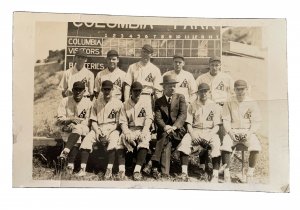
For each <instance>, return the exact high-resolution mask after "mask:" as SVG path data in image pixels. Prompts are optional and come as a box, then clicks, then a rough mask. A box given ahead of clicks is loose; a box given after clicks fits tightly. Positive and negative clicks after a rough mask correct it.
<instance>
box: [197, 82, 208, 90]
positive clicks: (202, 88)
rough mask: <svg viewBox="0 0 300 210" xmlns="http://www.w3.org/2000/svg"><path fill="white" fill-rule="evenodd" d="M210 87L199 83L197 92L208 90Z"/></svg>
mask: <svg viewBox="0 0 300 210" xmlns="http://www.w3.org/2000/svg"><path fill="white" fill-rule="evenodd" d="M209 89H210V87H209V85H208V84H206V83H201V84H200V85H199V86H198V90H209Z"/></svg>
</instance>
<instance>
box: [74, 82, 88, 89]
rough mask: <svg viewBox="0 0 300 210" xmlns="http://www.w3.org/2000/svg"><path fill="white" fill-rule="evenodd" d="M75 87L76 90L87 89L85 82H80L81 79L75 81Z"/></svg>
mask: <svg viewBox="0 0 300 210" xmlns="http://www.w3.org/2000/svg"><path fill="white" fill-rule="evenodd" d="M73 89H74V90H84V89H85V85H84V83H83V82H80V81H78V82H74V84H73Z"/></svg>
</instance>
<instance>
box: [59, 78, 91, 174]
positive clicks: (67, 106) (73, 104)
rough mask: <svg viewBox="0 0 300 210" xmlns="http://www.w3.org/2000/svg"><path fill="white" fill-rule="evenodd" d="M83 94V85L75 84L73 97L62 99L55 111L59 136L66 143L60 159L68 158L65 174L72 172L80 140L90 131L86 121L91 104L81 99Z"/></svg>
mask: <svg viewBox="0 0 300 210" xmlns="http://www.w3.org/2000/svg"><path fill="white" fill-rule="evenodd" d="M84 92H85V85H84V83H82V82H75V83H74V84H73V88H72V93H73V95H72V96H69V97H65V98H63V99H62V101H61V102H60V104H59V107H58V110H57V122H58V125H60V126H61V130H62V133H61V136H62V138H63V140H64V141H66V145H65V148H64V149H63V151H62V153H61V154H60V159H61V161H65V160H66V159H67V158H68V165H67V172H68V173H69V174H71V173H72V172H73V170H74V161H75V158H76V155H77V153H78V151H79V146H80V144H81V140H82V139H83V138H84V136H86V135H87V133H88V132H89V131H90V129H89V127H88V120H89V117H90V111H91V107H92V102H91V101H90V100H89V99H88V98H84V97H83V94H84Z"/></svg>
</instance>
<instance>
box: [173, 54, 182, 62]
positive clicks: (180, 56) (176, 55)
mask: <svg viewBox="0 0 300 210" xmlns="http://www.w3.org/2000/svg"><path fill="white" fill-rule="evenodd" d="M175 58H181V59H182V60H183V61H184V57H183V55H181V54H175V55H174V56H173V60H174V59H175Z"/></svg>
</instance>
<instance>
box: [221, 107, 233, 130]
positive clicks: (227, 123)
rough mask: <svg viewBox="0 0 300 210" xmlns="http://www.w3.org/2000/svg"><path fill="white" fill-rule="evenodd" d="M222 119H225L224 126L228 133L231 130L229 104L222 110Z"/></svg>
mask: <svg viewBox="0 0 300 210" xmlns="http://www.w3.org/2000/svg"><path fill="white" fill-rule="evenodd" d="M221 115H222V119H223V126H224V128H225V131H226V132H229V131H230V130H231V114H230V110H229V102H226V103H225V104H224V106H223V109H222V113H221Z"/></svg>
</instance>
